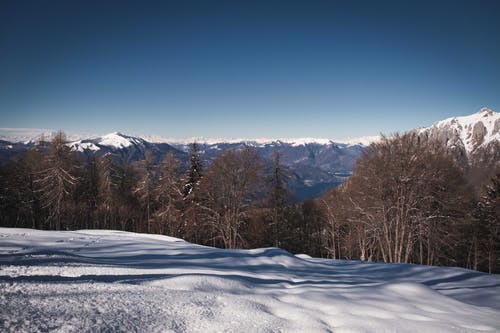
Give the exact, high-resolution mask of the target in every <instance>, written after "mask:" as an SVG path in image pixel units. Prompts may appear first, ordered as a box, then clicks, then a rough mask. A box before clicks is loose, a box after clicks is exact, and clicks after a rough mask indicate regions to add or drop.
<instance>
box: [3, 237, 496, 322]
mask: <svg viewBox="0 0 500 333" xmlns="http://www.w3.org/2000/svg"><path fill="white" fill-rule="evenodd" d="M0 239H1V241H0V308H1V309H2V311H1V312H0V331H2V332H35V331H57V332H102V331H106V332H165V331H167V332H215V331H218V332H220V331H233V332H235V331H237V332H306V331H307V332H332V331H333V332H498V331H499V330H500V296H499V295H500V276H498V275H488V274H484V273H479V272H474V271H468V270H464V269H459V268H443V267H429V266H419V265H402V264H378V263H367V262H357V261H341V260H335V261H334V260H325V259H313V258H309V257H307V256H300V255H299V256H293V255H291V254H290V253H288V252H285V251H283V250H280V249H277V248H263V249H254V250H222V249H215V248H210V247H203V246H199V245H194V244H190V243H187V242H185V241H183V240H180V239H176V238H170V237H167V236H159V235H148V234H135V233H127V232H119V231H102V230H93V231H90V230H82V231H75V232H55V231H51V232H49V231H37V230H32V229H8V228H0Z"/></svg>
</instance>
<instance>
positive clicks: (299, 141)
mask: <svg viewBox="0 0 500 333" xmlns="http://www.w3.org/2000/svg"><path fill="white" fill-rule="evenodd" d="M141 138H142V139H144V140H146V141H148V142H152V143H168V144H174V145H185V146H189V145H190V144H191V143H193V142H197V143H199V144H206V145H221V144H238V143H244V144H246V145H249V146H255V147H264V146H266V145H277V144H280V143H281V144H283V143H285V144H289V145H291V146H293V147H299V146H304V145H309V144H318V145H330V144H346V145H362V146H369V145H370V144H371V143H372V142H375V141H377V140H379V139H380V136H364V137H359V138H348V139H340V140H332V139H326V138H277V139H276V138H275V139H270V138H255V139H249V138H230V139H217V138H204V137H192V138H185V139H179V138H164V137H161V136H141Z"/></svg>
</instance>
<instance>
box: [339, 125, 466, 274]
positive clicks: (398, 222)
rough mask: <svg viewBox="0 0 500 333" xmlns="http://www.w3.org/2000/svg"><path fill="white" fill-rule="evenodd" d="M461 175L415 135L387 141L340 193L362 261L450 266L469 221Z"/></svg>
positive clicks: (376, 146)
mask: <svg viewBox="0 0 500 333" xmlns="http://www.w3.org/2000/svg"><path fill="white" fill-rule="evenodd" d="M465 184H466V181H465V179H464V177H463V174H462V172H461V170H460V169H459V168H458V167H456V166H455V164H454V162H453V160H452V159H451V158H450V157H449V156H447V155H446V154H445V153H444V152H443V150H442V149H440V148H438V146H437V145H434V144H433V143H432V142H425V143H424V142H420V141H419V140H418V137H417V136H416V135H414V134H405V135H395V136H394V137H393V138H391V139H388V138H383V139H382V140H381V141H380V142H378V143H375V144H373V145H372V146H371V147H369V148H368V149H367V150H366V151H365V153H364V154H363V156H362V157H361V158H360V159H359V160H358V162H357V164H356V167H355V170H354V174H353V176H352V177H351V178H350V179H349V180H348V181H347V183H346V184H345V187H344V188H343V191H342V192H340V193H341V195H342V196H344V198H343V202H347V203H348V204H347V205H345V204H343V205H344V209H346V210H347V212H346V213H345V214H340V215H341V216H345V219H346V221H345V222H346V224H347V225H348V226H349V229H350V231H349V233H350V235H349V238H350V241H351V242H352V241H353V240H355V241H354V243H357V246H358V250H357V252H358V255H359V257H360V258H361V259H368V260H380V259H381V260H383V261H385V262H405V263H406V262H419V263H425V264H429V265H432V264H436V263H441V264H443V263H449V262H453V261H454V260H456V258H455V252H456V251H455V250H454V249H456V245H457V242H462V243H463V242H464V240H463V239H461V237H462V236H463V235H461V234H460V233H459V232H458V227H459V222H460V220H463V219H464V217H465V216H466V212H464V208H465V205H464V203H468V202H470V198H468V197H467V188H466V186H465Z"/></svg>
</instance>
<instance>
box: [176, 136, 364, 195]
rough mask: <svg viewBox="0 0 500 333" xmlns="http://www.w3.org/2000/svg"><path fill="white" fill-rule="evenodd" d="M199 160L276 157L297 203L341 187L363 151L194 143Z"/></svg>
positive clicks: (322, 145)
mask: <svg viewBox="0 0 500 333" xmlns="http://www.w3.org/2000/svg"><path fill="white" fill-rule="evenodd" d="M198 145H199V148H200V153H201V156H202V159H203V160H204V161H205V163H206V164H209V163H210V161H211V160H213V159H214V158H215V157H216V156H217V154H219V153H220V152H221V151H223V150H225V149H238V148H243V147H253V148H255V149H257V151H258V152H259V153H260V155H261V156H262V157H263V158H264V160H265V161H272V158H273V155H274V154H275V153H276V152H277V153H279V154H280V158H281V163H282V164H283V165H284V166H285V168H286V169H288V174H289V180H288V185H289V189H290V191H291V192H292V194H293V195H294V196H295V197H296V199H297V200H299V201H302V200H305V199H307V198H316V197H318V196H319V195H320V194H321V193H322V192H324V191H325V190H327V189H330V188H332V187H335V186H338V185H339V184H341V183H342V182H343V181H344V180H345V178H346V177H348V176H350V175H351V173H352V169H353V167H354V163H355V162H356V159H357V158H358V157H359V155H360V154H361V152H362V150H363V149H364V148H365V146H364V145H362V144H359V143H358V144H346V143H335V142H333V141H330V140H324V139H320V140H317V141H315V140H312V139H308V140H304V139H298V140H295V141H293V140H288V141H287V142H284V141H280V140H276V141H252V140H250V141H240V142H232V143H227V142H218V143H216V142H205V143H203V142H201V143H198ZM173 146H174V147H175V148H177V149H179V150H182V151H185V152H187V151H189V146H188V145H185V144H173Z"/></svg>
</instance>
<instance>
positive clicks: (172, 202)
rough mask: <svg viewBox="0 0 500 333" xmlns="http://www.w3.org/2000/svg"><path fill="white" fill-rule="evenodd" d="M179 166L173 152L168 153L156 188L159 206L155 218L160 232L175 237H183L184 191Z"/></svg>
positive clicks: (155, 193) (156, 200) (155, 192)
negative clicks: (180, 180) (182, 205)
mask: <svg viewBox="0 0 500 333" xmlns="http://www.w3.org/2000/svg"><path fill="white" fill-rule="evenodd" d="M179 166H180V163H179V161H178V160H176V159H175V158H174V155H173V154H171V153H170V154H168V155H166V156H165V158H164V159H163V161H162V163H161V164H160V176H159V179H158V183H157V185H156V187H155V190H154V200H155V202H156V203H157V206H158V208H157V209H156V211H155V212H154V219H155V221H156V222H157V224H158V232H159V233H160V234H165V233H166V234H167V235H170V236H175V237H182V219H181V209H180V208H181V207H180V203H181V201H182V197H183V193H182V191H181V187H180V186H179V180H178V169H179Z"/></svg>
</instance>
